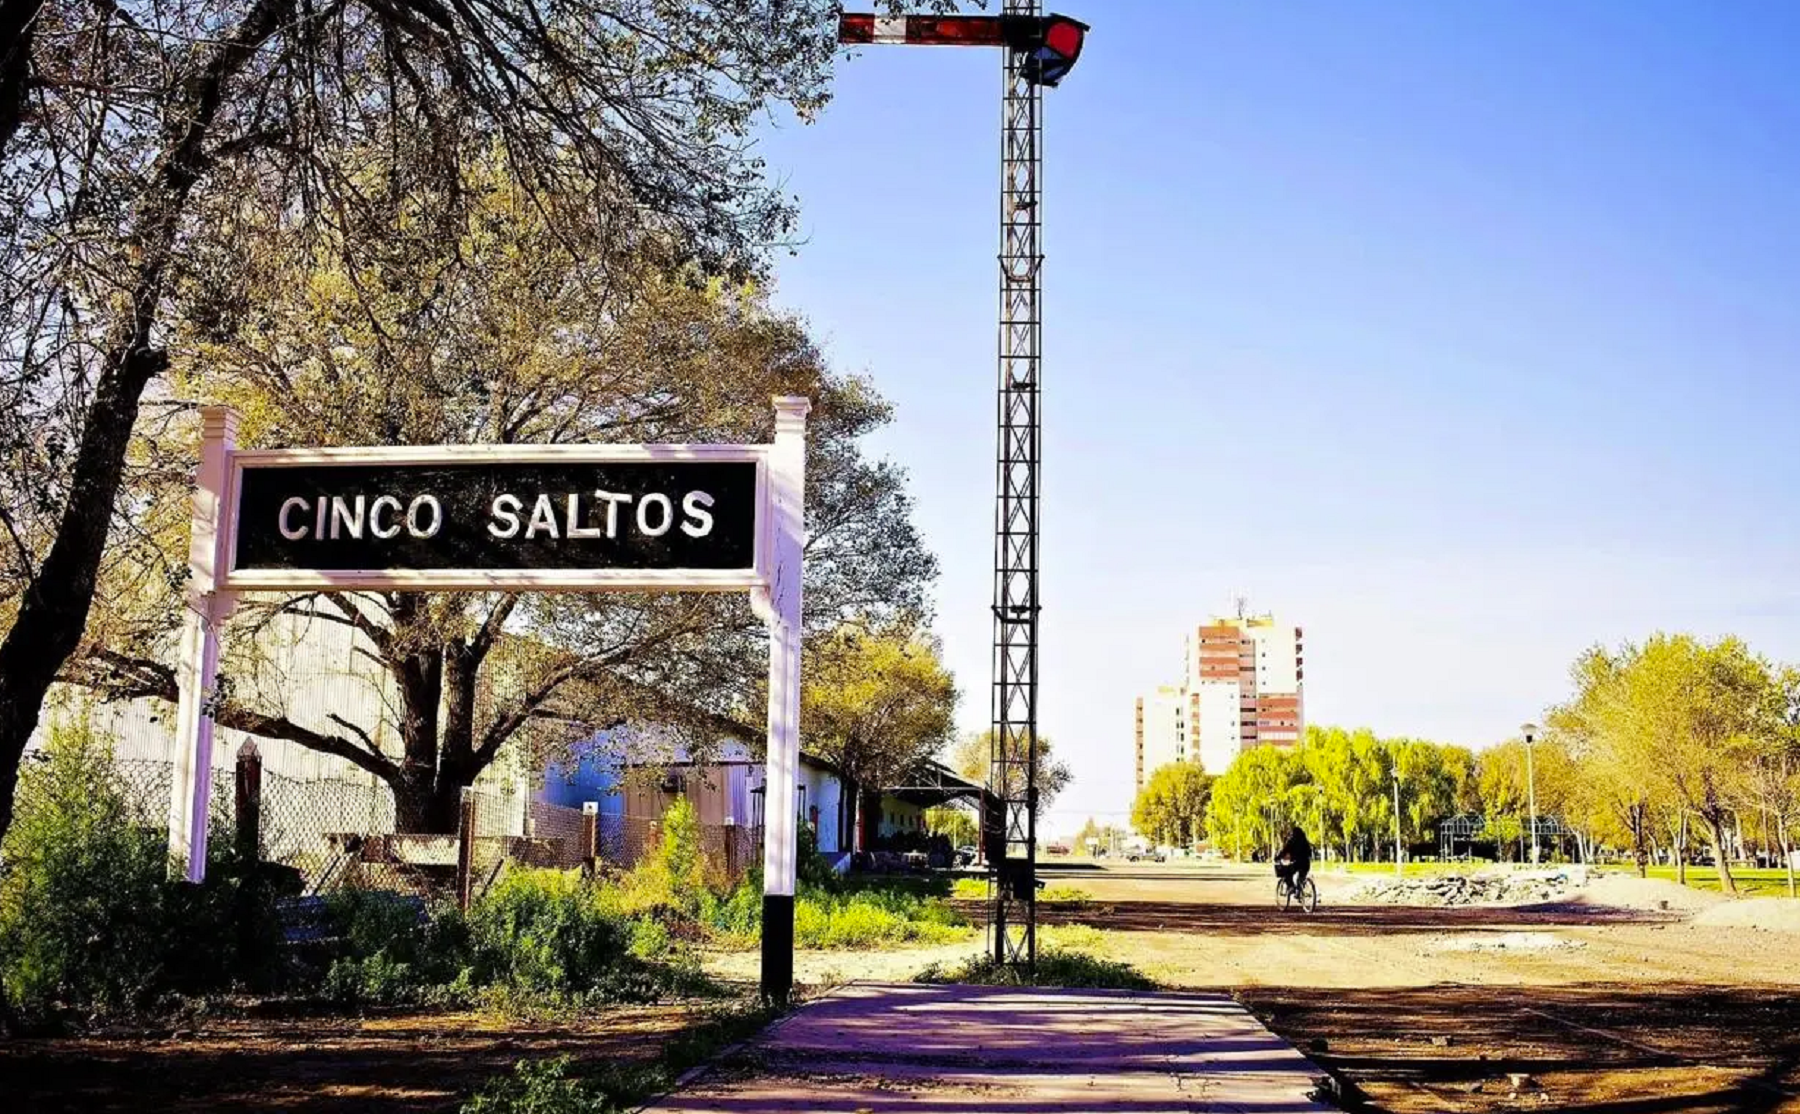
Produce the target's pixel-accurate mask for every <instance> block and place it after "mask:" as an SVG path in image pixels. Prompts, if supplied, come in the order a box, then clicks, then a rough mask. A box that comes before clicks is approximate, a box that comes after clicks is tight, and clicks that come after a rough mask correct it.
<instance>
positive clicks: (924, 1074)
mask: <svg viewBox="0 0 1800 1114" xmlns="http://www.w3.org/2000/svg"><path fill="white" fill-rule="evenodd" d="M1321 1075H1323V1073H1322V1072H1321V1071H1319V1070H1318V1069H1317V1068H1315V1067H1314V1066H1313V1065H1312V1064H1311V1063H1310V1062H1309V1061H1308V1060H1307V1059H1306V1058H1305V1057H1303V1056H1301V1055H1300V1053H1299V1052H1297V1051H1295V1049H1294V1048H1292V1047H1291V1046H1290V1045H1288V1044H1287V1043H1286V1042H1285V1041H1282V1040H1281V1039H1280V1038H1278V1037H1276V1036H1274V1035H1273V1034H1271V1033H1270V1032H1269V1031H1268V1030H1267V1029H1265V1028H1263V1027H1262V1025H1261V1024H1259V1023H1258V1022H1257V1020H1256V1019H1255V1018H1254V1017H1252V1016H1250V1014H1249V1013H1248V1012H1247V1011H1245V1010H1244V1008H1243V1007H1241V1006H1239V1005H1238V1004H1237V1003H1236V1002H1233V1001H1232V1000H1231V999H1229V998H1226V997H1223V996H1220V995H1197V994H1138V993H1131V992H1125V991H1108V990H1040V989H1022V990H1021V989H1009V988H1004V987H979V986H919V985H913V984H904V985H880V984H863V983H859V984H854V985H851V986H848V987H844V988H843V989H841V990H839V991H837V992H836V993H834V994H832V995H830V996H828V997H826V998H824V999H822V1000H820V1001H818V1002H814V1003H812V1004H811V1005H808V1006H806V1007H805V1008H803V1009H801V1010H799V1011H798V1012H796V1013H795V1014H793V1015H792V1016H790V1017H788V1018H787V1019H786V1020H785V1021H783V1022H781V1023H779V1024H778V1025H776V1026H774V1027H773V1028H772V1029H770V1030H769V1031H768V1032H767V1033H765V1034H764V1035H763V1036H762V1037H761V1038H759V1039H758V1040H757V1041H755V1042H754V1043H752V1044H751V1045H750V1046H748V1047H746V1048H745V1049H744V1050H742V1051H741V1052H739V1053H738V1054H736V1055H734V1056H731V1057H728V1058H727V1059H726V1060H725V1061H723V1062H721V1063H720V1064H718V1065H716V1066H715V1067H714V1068H713V1069H712V1070H711V1071H709V1072H707V1073H706V1074H704V1075H703V1076H701V1077H700V1078H699V1079H697V1080H695V1081H693V1082H692V1083H691V1084H690V1085H689V1086H688V1087H686V1088H684V1089H683V1090H681V1091H680V1093H678V1094H676V1095H672V1096H670V1097H668V1098H666V1099H664V1100H663V1101H662V1102H660V1103H657V1104H655V1105H653V1106H651V1107H649V1110H651V1111H657V1112H660V1114H702V1112H705V1114H720V1112H729V1114H764V1112H774V1111H812V1112H820V1114H889V1112H894V1111H910V1112H915V1114H962V1112H965V1111H967V1112H969V1114H1025V1112H1028V1111H1031V1112H1054V1114H1090V1112H1091V1114H1101V1112H1129V1114H1175V1112H1177V1111H1180V1112H1192V1111H1221V1112H1223V1111H1245V1112H1249V1111H1254V1112H1258V1114H1304V1112H1312V1111H1325V1112H1328V1111H1330V1110H1331V1109H1332V1108H1331V1107H1329V1106H1325V1105H1323V1104H1321V1103H1318V1102H1315V1101H1314V1100H1312V1099H1311V1098H1309V1097H1308V1095H1309V1093H1310V1092H1311V1091H1312V1089H1313V1086H1314V1082H1315V1080H1316V1079H1317V1078H1318V1077H1320V1076H1321Z"/></svg>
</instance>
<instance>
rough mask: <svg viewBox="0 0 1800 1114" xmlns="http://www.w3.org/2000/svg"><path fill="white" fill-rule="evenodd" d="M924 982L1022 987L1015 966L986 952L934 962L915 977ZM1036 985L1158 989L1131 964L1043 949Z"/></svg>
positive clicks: (1152, 980) (1110, 988)
mask: <svg viewBox="0 0 1800 1114" xmlns="http://www.w3.org/2000/svg"><path fill="white" fill-rule="evenodd" d="M913 981H914V982H921V983H970V984H974V985H978V986H1019V985H1021V984H1022V980H1021V979H1020V977H1019V972H1018V970H1017V969H1016V968H1014V967H1011V966H1008V965H1006V964H1002V963H996V962H995V961H994V957H993V956H992V955H987V954H983V955H980V956H976V957H974V958H972V959H970V960H969V961H968V962H966V963H964V964H962V965H961V966H959V967H955V968H950V969H945V968H944V967H942V966H941V965H939V964H936V963H933V964H931V965H930V966H928V967H926V968H925V969H924V970H923V971H920V972H919V974H918V976H917V977H916V978H915V979H914V980H913ZM1031 985H1033V986H1067V987H1081V988H1089V989H1097V990H1156V989H1158V986H1157V983H1156V981H1155V980H1154V979H1152V978H1150V977H1149V976H1148V975H1146V974H1144V973H1143V972H1142V971H1139V970H1138V969H1137V968H1136V967H1133V966H1132V965H1131V964H1129V963H1122V962H1120V961H1118V960H1112V959H1102V958H1100V957H1099V956H1094V955H1086V954H1083V953H1081V952H1073V951H1063V950H1061V949H1057V948H1041V949H1039V951H1038V956H1037V978H1036V979H1035V980H1033V982H1032V984H1031Z"/></svg>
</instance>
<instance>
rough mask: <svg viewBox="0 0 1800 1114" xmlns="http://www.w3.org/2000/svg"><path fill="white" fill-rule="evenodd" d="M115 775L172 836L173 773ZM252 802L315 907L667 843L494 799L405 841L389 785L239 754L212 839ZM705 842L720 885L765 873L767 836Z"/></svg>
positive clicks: (529, 801)
mask: <svg viewBox="0 0 1800 1114" xmlns="http://www.w3.org/2000/svg"><path fill="white" fill-rule="evenodd" d="M114 768H115V770H116V773H117V776H118V778H119V781H120V784H121V785H122V786H123V788H124V790H125V794H126V798H127V800H128V801H129V802H130V806H131V809H132V812H133V817H134V820H135V821H136V822H138V823H141V824H144V825H146V826H155V827H161V826H163V825H166V824H167V823H168V814H169V800H170V794H171V792H172V790H173V787H174V778H175V773H174V766H173V764H172V763H170V762H166V761H155V760H151V759H138V758H132V759H118V760H115V762H114ZM246 779H247V780H246ZM240 783H243V784H240ZM247 792H248V793H251V794H252V795H253V797H254V800H255V802H256V805H255V822H256V824H257V846H258V848H259V849H260V855H261V857H262V858H263V859H264V860H265V861H268V862H273V863H277V864H280V865H282V866H285V867H288V868H289V869H290V870H291V871H292V877H293V879H294V885H295V887H296V888H297V889H298V891H299V892H300V893H301V894H304V895H308V896H316V895H324V894H330V893H333V892H335V891H337V890H340V889H346V888H350V889H379V890H392V891H398V892H401V893H407V894H414V895H417V896H419V897H422V898H450V897H455V898H457V899H458V900H460V901H462V902H465V903H466V902H469V901H473V900H475V899H477V898H479V897H480V896H481V895H482V894H484V893H486V892H487V890H488V889H489V888H490V887H491V886H492V885H493V884H494V882H495V881H496V880H497V879H498V878H499V877H500V876H501V875H502V874H503V873H504V872H505V870H506V869H507V868H508V867H509V866H513V865H522V866H533V867H547V868H553V869H563V870H569V869H578V868H592V867H594V866H599V865H602V864H604V865H605V866H609V867H613V868H616V869H621V870H629V869H631V868H633V867H635V866H637V865H638V864H639V863H641V862H643V861H644V859H645V858H646V857H647V856H649V855H652V854H654V853H655V851H656V850H657V848H658V847H659V846H660V843H661V824H662V819H661V817H646V816H621V815H618V814H616V813H601V812H599V811H598V809H597V807H596V806H589V808H591V809H594V811H584V810H583V809H580V808H570V807H567V806H564V805H557V804H551V803H549V802H546V801H541V800H537V799H535V798H532V797H530V796H529V795H527V794H524V793H520V792H518V791H509V790H506V789H493V788H476V789H470V790H465V791H464V793H463V796H462V801H461V805H460V809H459V812H458V816H457V824H456V831H455V832H451V833H446V834H440V835H431V834H422V833H402V832H397V831H395V827H396V824H395V808H394V797H393V793H392V791H391V790H390V789H389V788H388V787H387V786H385V785H381V784H370V783H366V782H353V781H347V780H343V779H341V778H319V779H308V778H295V777H289V776H285V775H283V774H278V773H274V772H271V771H267V770H263V769H261V768H260V763H258V761H257V760H256V758H255V756H254V753H253V752H246V753H245V754H243V755H240V758H239V761H238V764H237V767H236V768H235V769H218V770H215V771H214V774H213V786H212V807H211V817H212V820H211V826H212V831H213V838H214V839H222V840H236V839H238V838H240V837H239V834H238V831H237V827H238V824H239V822H240V820H244V821H246V822H248V820H249V819H250V818H249V817H247V816H246V817H240V816H239V814H238V805H239V804H240V803H241V802H243V801H244V800H245V797H244V794H245V793H247ZM699 837H700V846H701V849H702V852H703V853H704V855H705V857H706V860H707V863H708V868H709V869H708V873H709V875H710V876H711V877H712V878H713V879H715V880H717V881H720V882H723V883H726V884H736V883H737V882H738V881H740V880H741V879H743V878H744V877H745V876H746V875H747V874H748V873H749V872H750V870H751V869H752V868H753V867H755V866H756V864H757V863H759V862H761V859H762V829H761V828H760V827H750V826H744V825H733V824H703V825H701V826H700V831H699Z"/></svg>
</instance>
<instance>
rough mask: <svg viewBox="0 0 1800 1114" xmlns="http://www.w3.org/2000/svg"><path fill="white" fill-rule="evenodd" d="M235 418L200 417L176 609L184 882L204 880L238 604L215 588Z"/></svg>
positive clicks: (177, 800)
mask: <svg viewBox="0 0 1800 1114" xmlns="http://www.w3.org/2000/svg"><path fill="white" fill-rule="evenodd" d="M237 424H238V416H237V413H236V412H235V411H233V410H232V409H230V408H229V407H225V406H207V407H203V408H202V409H201V411H200V425H201V437H202V441H201V443H200V470H199V473H198V475H196V476H195V478H194V512H193V521H192V524H191V527H190V531H189V535H188V582H187V598H186V601H185V602H186V606H185V607H184V608H183V611H182V626H181V661H180V662H179V663H178V664H177V667H176V683H177V685H178V686H179V694H180V700H179V702H178V703H177V704H176V706H175V741H176V749H175V770H174V792H173V793H172V794H170V798H169V855H170V856H171V857H172V858H173V859H174V860H175V861H176V862H177V863H180V864H182V868H183V869H184V871H185V872H186V875H187V880H188V881H190V882H199V881H201V880H203V879H204V878H205V877H206V822H207V812H208V808H209V806H210V805H211V803H212V777H213V767H212V739H213V720H212V710H211V708H210V707H209V706H208V702H209V701H210V700H211V699H212V697H213V685H214V683H215V681H216V680H217V677H218V672H219V627H220V626H221V625H222V624H223V623H224V622H225V620H226V619H228V618H230V617H231V612H232V610H233V608H234V606H235V605H236V602H237V596H236V594H235V593H233V592H231V591H229V590H227V589H225V588H224V587H222V585H221V581H222V579H223V575H224V572H225V559H224V558H225V554H226V552H227V549H226V544H227V541H228V539H229V535H230V533H231V530H230V526H229V521H228V519H229V516H230V514H231V509H230V508H229V506H228V503H227V495H226V490H227V487H228V485H229V481H230V478H231V455H232V452H233V450H234V449H235V448H236V447H237Z"/></svg>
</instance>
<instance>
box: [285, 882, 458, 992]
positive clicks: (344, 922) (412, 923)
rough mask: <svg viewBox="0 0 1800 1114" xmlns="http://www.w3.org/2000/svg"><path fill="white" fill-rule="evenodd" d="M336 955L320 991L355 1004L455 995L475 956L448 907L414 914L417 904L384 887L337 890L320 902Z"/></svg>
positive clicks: (455, 915)
mask: <svg viewBox="0 0 1800 1114" xmlns="http://www.w3.org/2000/svg"><path fill="white" fill-rule="evenodd" d="M326 917H327V920H328V922H329V923H330V925H331V926H332V930H333V935H335V936H337V937H338V938H339V939H341V940H342V944H341V945H340V947H341V949H342V953H343V954H341V955H339V956H337V957H336V958H334V959H333V960H332V962H331V965H330V967H329V968H328V969H327V971H326V973H325V978H324V981H323V983H322V985H321V990H322V992H323V993H324V994H325V996H327V997H329V998H332V999H335V1000H337V1001H340V1002H345V1003H349V1004H357V1005H386V1006H399V1005H418V1004H420V1003H425V1002H434V1001H439V1000H444V999H454V998H457V997H459V996H466V989H467V988H466V986H464V987H462V988H460V989H462V990H463V991H465V993H463V994H461V995H459V994H458V993H457V992H456V990H453V989H452V987H453V985H454V984H458V983H459V982H463V983H466V979H464V978H463V976H464V973H465V972H467V971H468V970H469V968H470V965H471V964H472V963H473V960H474V952H473V947H472V944H471V941H470V938H469V929H468V924H467V922H466V921H464V919H463V917H462V914H461V913H460V912H459V911H458V910H457V908H456V907H455V906H454V905H443V906H440V907H439V908H437V909H436V910H434V911H432V913H431V915H430V916H429V917H427V918H424V919H421V917H420V916H419V909H418V906H417V905H416V904H414V903H413V902H412V901H410V900H408V899H407V898H405V897H404V896H402V895H400V894H395V893H388V892H385V891H362V890H342V891H339V892H338V893H336V894H334V895H332V897H331V899H330V900H329V901H328V902H327V904H326Z"/></svg>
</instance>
